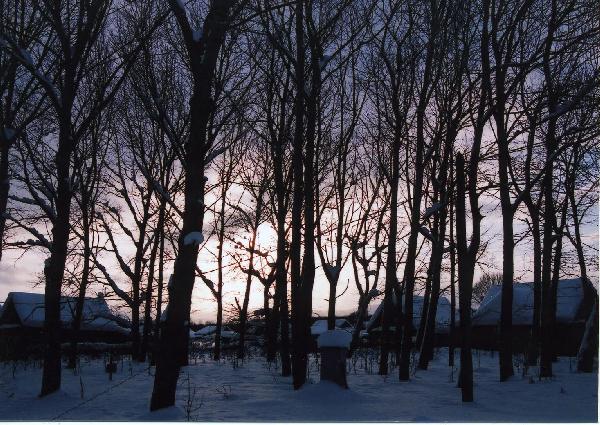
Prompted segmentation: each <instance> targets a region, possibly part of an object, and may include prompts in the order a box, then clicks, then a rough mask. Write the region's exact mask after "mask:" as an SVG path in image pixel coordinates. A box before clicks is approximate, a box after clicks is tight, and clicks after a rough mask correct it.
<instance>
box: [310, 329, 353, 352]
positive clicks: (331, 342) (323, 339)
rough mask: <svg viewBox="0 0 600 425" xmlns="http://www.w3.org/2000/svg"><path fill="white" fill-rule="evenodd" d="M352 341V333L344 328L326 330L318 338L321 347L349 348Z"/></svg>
mask: <svg viewBox="0 0 600 425" xmlns="http://www.w3.org/2000/svg"><path fill="white" fill-rule="evenodd" d="M350 342H352V334H351V333H350V332H347V331H344V330H342V329H335V330H331V331H325V332H323V333H322V334H321V335H319V338H317V344H318V345H319V347H342V348H348V347H350Z"/></svg>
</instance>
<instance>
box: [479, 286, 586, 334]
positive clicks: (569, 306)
mask: <svg viewBox="0 0 600 425" xmlns="http://www.w3.org/2000/svg"><path fill="white" fill-rule="evenodd" d="M583 295H584V291H583V285H582V281H581V279H580V278H575V279H563V280H559V281H558V292H557V299H556V320H557V322H562V323H568V322H572V321H573V320H575V318H576V316H577V312H578V311H579V308H580V306H581V303H582V302H583ZM501 306H502V286H501V285H496V286H493V287H491V288H490V289H489V290H488V292H487V293H486V294H485V297H484V298H483V301H482V302H481V305H480V306H479V308H478V309H477V311H476V312H475V314H473V325H484V326H485V325H498V324H499V323H500V310H501ZM512 310H513V312H512V313H513V325H530V324H531V323H532V320H533V283H532V282H527V283H515V284H514V285H513V307H512Z"/></svg>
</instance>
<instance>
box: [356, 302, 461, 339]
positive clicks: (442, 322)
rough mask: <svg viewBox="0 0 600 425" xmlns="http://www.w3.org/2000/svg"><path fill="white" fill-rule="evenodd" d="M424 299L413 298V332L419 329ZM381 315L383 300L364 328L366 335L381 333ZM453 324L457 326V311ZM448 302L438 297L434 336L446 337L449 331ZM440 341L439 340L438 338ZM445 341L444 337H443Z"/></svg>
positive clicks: (393, 327) (449, 315) (449, 314)
mask: <svg viewBox="0 0 600 425" xmlns="http://www.w3.org/2000/svg"><path fill="white" fill-rule="evenodd" d="M401 300H402V306H403V307H404V301H403V300H404V297H402V298H401ZM392 301H393V303H394V306H395V305H396V297H395V296H394V297H392ZM423 302H424V298H423V297H422V296H420V295H414V296H413V320H412V323H413V332H415V333H416V330H417V329H418V328H419V325H420V323H421V314H422V311H423ZM382 314H383V300H382V301H381V303H380V304H379V306H378V307H377V309H376V310H375V312H374V313H373V315H372V316H371V318H370V319H369V321H368V322H367V324H366V326H365V331H366V334H369V335H373V334H377V333H379V332H381V317H382ZM454 317H455V323H456V326H458V309H457V311H455V316H454ZM450 318H451V313H450V301H448V299H446V298H445V297H439V299H438V305H437V311H436V315H435V333H436V335H438V336H439V335H446V336H447V335H448V333H449V331H450ZM392 329H395V325H394V324H392ZM438 339H440V338H438ZM444 339H446V337H444Z"/></svg>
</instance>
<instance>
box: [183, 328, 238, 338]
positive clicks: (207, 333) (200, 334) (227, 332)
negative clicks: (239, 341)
mask: <svg viewBox="0 0 600 425" xmlns="http://www.w3.org/2000/svg"><path fill="white" fill-rule="evenodd" d="M216 332H217V327H216V326H215V325H207V326H204V327H203V328H202V329H200V330H198V331H196V332H194V336H193V337H192V336H191V334H190V338H194V339H210V338H213V337H214V335H215V333H216ZM238 337H239V334H238V333H237V332H234V331H232V330H231V329H230V328H229V327H228V326H222V327H221V339H222V340H234V339H236V338H238Z"/></svg>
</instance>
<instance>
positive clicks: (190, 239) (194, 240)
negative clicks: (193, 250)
mask: <svg viewBox="0 0 600 425" xmlns="http://www.w3.org/2000/svg"><path fill="white" fill-rule="evenodd" d="M202 242H204V235H203V234H202V232H190V233H188V234H187V235H185V237H184V238H183V244H184V245H194V246H198V245H200V244H201V243H202Z"/></svg>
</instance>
